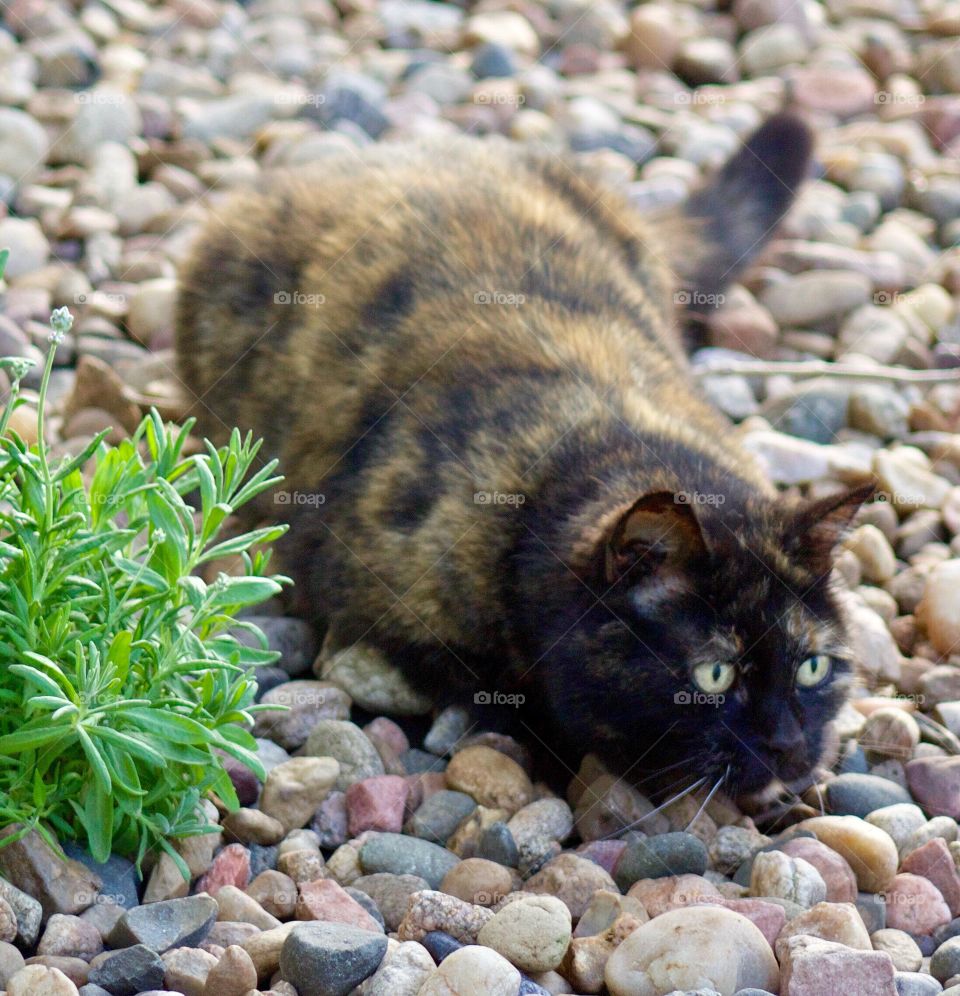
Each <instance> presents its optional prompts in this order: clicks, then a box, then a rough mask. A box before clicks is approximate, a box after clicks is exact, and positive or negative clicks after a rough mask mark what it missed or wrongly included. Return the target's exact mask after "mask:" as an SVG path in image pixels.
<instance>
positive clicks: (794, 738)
mask: <svg viewBox="0 0 960 996" xmlns="http://www.w3.org/2000/svg"><path fill="white" fill-rule="evenodd" d="M767 746H768V747H769V748H770V750H771V751H772V752H773V753H774V754H777V755H780V756H782V757H785V758H789V757H790V756H792V755H795V754H796V753H798V752H802V751H803V747H804V740H803V728H802V727H801V726H800V724H799V723H798V722H797V718H796V716H794V715H792V714H790V713H788V714H787V715H786V716H781V717H779V718H778V721H777V723H776V725H775V726H774V727H773V729H772V730H771V731H770V732H769V734H768V736H767Z"/></svg>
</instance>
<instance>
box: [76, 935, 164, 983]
mask: <svg viewBox="0 0 960 996" xmlns="http://www.w3.org/2000/svg"><path fill="white" fill-rule="evenodd" d="M164 972H165V969H164V964H163V961H162V960H161V958H160V955H159V954H157V952H156V951H153V950H151V949H150V948H148V947H147V946H146V945H144V944H134V945H132V946H131V947H125V948H123V950H122V951H117V952H116V954H111V955H109V956H108V957H107V958H105V959H104V960H103V961H101V962H99V964H97V966H96V967H91V969H90V974H89V975H88V977H87V980H88V981H89V982H91V983H93V984H94V985H97V986H102V987H103V988H104V989H106V990H107V992H110V993H112V994H113V996H136V994H137V993H142V992H146V991H148V990H150V989H158V988H159V987H160V986H162V985H163V976H164Z"/></svg>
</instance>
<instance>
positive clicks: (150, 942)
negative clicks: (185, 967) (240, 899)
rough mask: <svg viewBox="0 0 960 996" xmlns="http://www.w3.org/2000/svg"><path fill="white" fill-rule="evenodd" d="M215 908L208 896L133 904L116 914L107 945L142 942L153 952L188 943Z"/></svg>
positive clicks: (199, 935) (204, 929) (204, 928)
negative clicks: (118, 916)
mask: <svg viewBox="0 0 960 996" xmlns="http://www.w3.org/2000/svg"><path fill="white" fill-rule="evenodd" d="M218 912H219V907H218V906H217V902H216V900H215V899H212V898H211V897H210V896H188V897H186V898H184V899H169V900H166V901H164V902H159V903H150V904H149V905H147V906H135V907H133V908H132V909H129V910H127V911H126V912H125V913H124V914H123V916H121V917H120V919H119V920H118V921H117V924H116V926H115V927H114V928H113V930H112V931H111V932H110V938H109V940H110V946H111V947H114V948H119V947H129V946H131V945H142V946H144V947H146V948H149V949H150V950H151V951H155V952H157V954H162V953H163V952H164V951H167V950H169V949H170V948H174V947H189V946H191V945H192V944H195V943H199V942H200V941H202V940H203V938H204V937H205V936H206V935H207V933H208V932H209V930H210V928H211V927H212V926H213V923H214V921H215V920H216V919H217V914H218Z"/></svg>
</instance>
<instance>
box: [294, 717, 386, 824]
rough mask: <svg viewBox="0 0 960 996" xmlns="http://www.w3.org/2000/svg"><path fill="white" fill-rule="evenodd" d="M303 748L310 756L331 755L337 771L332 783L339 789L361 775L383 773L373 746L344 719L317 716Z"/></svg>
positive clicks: (342, 790)
mask: <svg viewBox="0 0 960 996" xmlns="http://www.w3.org/2000/svg"><path fill="white" fill-rule="evenodd" d="M303 750H304V753H305V754H306V755H308V756H311V757H332V758H334V759H335V760H336V761H337V763H338V765H339V773H338V775H337V777H336V781H335V784H334V786H333V787H334V788H336V789H337V791H339V792H346V791H347V789H348V788H350V786H351V785H352V784H353V783H354V782H359V781H362V780H363V779H364V778H374V777H375V776H377V775H383V774H385V771H384V767H383V760H382V759H381V757H380V755H379V753H377V748H376V747H374V745H373V744H372V743H371V742H370V739H369V737H367V735H366V734H365V733H364V732H363V730H361V729H360V727H359V726H357V725H356V724H355V723H351V722H349V721H347V720H340V719H321V720H319V721H318V722H317V723H315V724H314V726H313V729H312V730H311V731H310V734H309V735H308V737H307V741H306V745H305V746H304V749H303ZM318 805H319V803H318ZM314 808H316V807H314Z"/></svg>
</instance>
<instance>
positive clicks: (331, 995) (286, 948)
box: [280, 923, 387, 996]
mask: <svg viewBox="0 0 960 996" xmlns="http://www.w3.org/2000/svg"><path fill="white" fill-rule="evenodd" d="M386 951H387V939H386V937H385V936H384V935H383V934H380V933H374V932H373V931H369V930H359V929H357V928H356V927H351V926H348V925H346V924H342V923H307V924H303V925H301V926H298V927H297V928H296V929H295V930H292V931H291V932H290V934H289V935H288V936H287V938H286V940H284V942H283V948H282V950H281V952H280V971H281V973H282V975H283V978H284V979H285V980H286V981H288V982H290V983H292V984H293V985H294V986H295V987H296V990H297V992H298V993H299V994H300V996H347V994H348V993H349V992H350V991H351V990H352V989H354V988H355V987H356V986H358V985H359V984H360V983H361V982H363V981H364V980H365V979H367V978H369V977H370V976H371V975H373V973H374V972H375V971H376V970H377V969H378V968H379V967H380V962H381V961H383V956H384V955H385V954H386Z"/></svg>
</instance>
